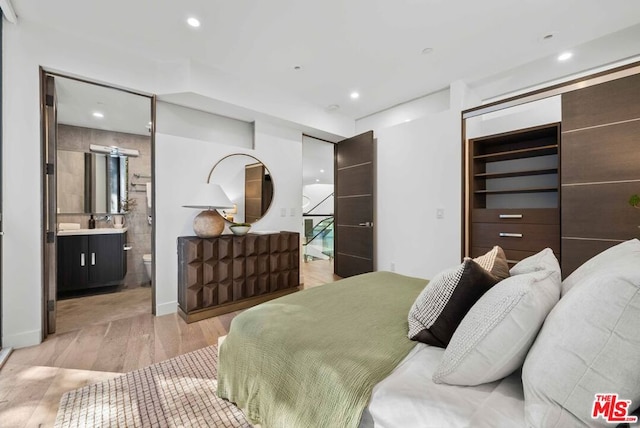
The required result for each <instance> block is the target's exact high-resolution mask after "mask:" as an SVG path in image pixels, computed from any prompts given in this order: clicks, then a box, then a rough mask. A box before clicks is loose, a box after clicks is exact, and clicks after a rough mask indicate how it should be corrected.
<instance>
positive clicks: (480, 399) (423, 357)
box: [360, 343, 525, 428]
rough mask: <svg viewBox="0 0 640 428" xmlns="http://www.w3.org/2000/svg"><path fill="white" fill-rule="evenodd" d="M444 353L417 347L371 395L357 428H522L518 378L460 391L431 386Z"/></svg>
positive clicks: (457, 388) (520, 393)
mask: <svg viewBox="0 0 640 428" xmlns="http://www.w3.org/2000/svg"><path fill="white" fill-rule="evenodd" d="M443 353H444V349H442V348H437V347H434V346H429V345H425V344H422V343H418V344H417V345H416V346H415V348H414V349H413V350H411V352H410V353H409V354H408V355H407V356H406V357H405V359H404V360H403V361H402V362H401V363H400V364H399V365H398V366H397V367H396V369H395V370H394V371H393V372H392V373H391V374H390V375H389V376H388V377H387V378H385V379H384V380H383V381H382V382H380V383H378V384H377V385H376V386H375V387H374V389H373V394H372V397H371V401H370V403H369V406H368V407H367V409H366V410H365V413H364V414H363V417H362V420H361V424H360V427H361V428H370V427H374V428H400V427H412V428H431V427H433V428H441V427H443V426H446V427H461V428H462V427H473V428H482V427H487V428H489V427H490V428H501V427H505V428H507V427H508V428H512V427H524V426H525V421H524V395H523V391H522V381H521V377H520V372H519V371H518V372H515V373H513V374H512V375H510V376H508V377H506V378H504V379H502V380H499V381H496V382H492V383H487V384H483V385H478V386H473V387H466V386H452V385H444V384H436V383H434V382H433V381H432V380H431V376H432V375H433V372H434V371H435V370H436V368H437V367H438V364H439V363H440V359H441V358H442V354H443Z"/></svg>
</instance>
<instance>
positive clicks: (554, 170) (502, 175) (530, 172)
mask: <svg viewBox="0 0 640 428" xmlns="http://www.w3.org/2000/svg"><path fill="white" fill-rule="evenodd" d="M557 173H558V168H548V169H530V170H527V171H513V172H483V173H480V174H475V175H474V177H475V178H486V179H492V178H509V177H527V176H530V175H547V174H557Z"/></svg>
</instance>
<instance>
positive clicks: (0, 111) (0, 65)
mask: <svg viewBox="0 0 640 428" xmlns="http://www.w3.org/2000/svg"><path fill="white" fill-rule="evenodd" d="M2 16H3V14H2V12H1V11H0V349H2V336H3V331H4V330H2V234H3V233H4V232H3V230H4V228H3V222H2V199H3V194H2V162H3V158H2V151H3V150H2V134H3V132H4V129H3V127H2V119H3V117H4V112H3V109H2V104H3V92H2V84H3V80H2V69H3V63H2V57H3V54H2V34H3V32H4V30H3V27H2V25H3V19H2ZM0 365H2V363H0Z"/></svg>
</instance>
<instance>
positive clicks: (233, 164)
mask: <svg viewBox="0 0 640 428" xmlns="http://www.w3.org/2000/svg"><path fill="white" fill-rule="evenodd" d="M207 183H216V184H219V185H220V186H221V187H222V190H224V192H225V193H226V194H227V196H228V197H229V199H230V200H231V202H233V204H234V207H233V208H225V209H219V210H218V212H219V213H220V215H221V216H222V217H223V218H224V219H225V220H227V221H228V222H231V223H255V222H256V221H258V220H260V219H261V218H262V217H264V215H265V214H266V213H267V211H268V210H269V207H270V206H271V201H272V200H273V180H272V179H271V173H270V172H269V170H268V169H267V167H266V166H265V165H264V164H263V163H262V162H261V161H260V160H258V159H257V158H255V157H253V156H251V155H246V154H242V153H236V154H231V155H228V156H225V157H224V158H222V159H220V160H219V161H218V162H217V163H216V164H215V165H214V166H213V168H211V172H209V178H208V179H207Z"/></svg>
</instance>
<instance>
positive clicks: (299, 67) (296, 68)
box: [293, 65, 302, 71]
mask: <svg viewBox="0 0 640 428" xmlns="http://www.w3.org/2000/svg"><path fill="white" fill-rule="evenodd" d="M293 69H294V70H295V71H300V70H302V66H301V65H294V66H293Z"/></svg>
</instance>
